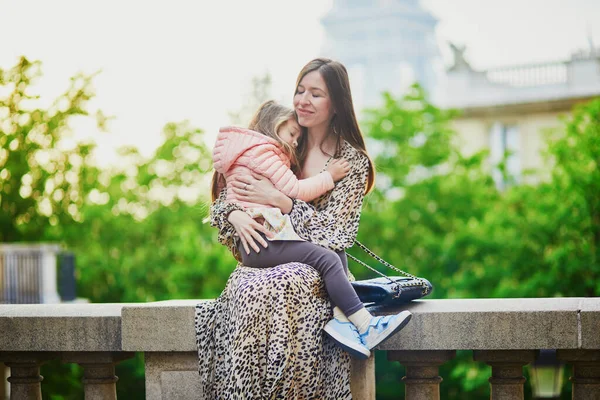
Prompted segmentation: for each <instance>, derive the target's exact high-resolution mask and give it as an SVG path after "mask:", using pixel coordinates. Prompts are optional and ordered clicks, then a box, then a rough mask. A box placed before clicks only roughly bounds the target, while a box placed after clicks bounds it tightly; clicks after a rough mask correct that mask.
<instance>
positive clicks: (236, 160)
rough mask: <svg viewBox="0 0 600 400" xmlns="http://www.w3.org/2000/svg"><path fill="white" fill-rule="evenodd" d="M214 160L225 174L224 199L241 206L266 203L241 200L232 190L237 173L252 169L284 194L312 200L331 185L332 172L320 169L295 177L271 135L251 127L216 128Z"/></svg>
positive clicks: (246, 172) (245, 172)
mask: <svg viewBox="0 0 600 400" xmlns="http://www.w3.org/2000/svg"><path fill="white" fill-rule="evenodd" d="M213 163H214V168H215V170H216V171H217V172H219V173H221V174H223V175H225V179H226V181H227V189H228V190H227V201H228V202H232V203H238V204H240V205H241V206H242V207H246V208H254V207H265V206H267V207H268V205H265V204H254V203H249V202H245V201H242V200H241V199H238V198H237V195H236V194H235V193H234V192H233V190H231V188H232V187H233V186H232V185H231V182H232V181H233V180H234V179H235V177H236V175H250V171H254V172H256V173H257V174H260V175H262V176H264V177H266V178H268V179H269V180H270V181H271V182H272V183H273V185H275V187H276V188H277V189H278V190H279V191H280V192H282V193H284V194H285V195H286V196H288V197H290V198H293V199H300V200H304V201H311V200H313V199H316V198H317V197H319V196H321V195H322V194H324V193H326V192H328V191H329V190H331V189H333V187H334V182H333V178H332V177H331V174H330V173H329V172H327V171H324V172H321V173H320V174H317V175H315V176H313V177H311V178H308V179H298V178H297V177H296V175H294V173H293V172H292V171H291V170H290V159H289V157H288V156H287V155H286V154H285V153H284V152H283V149H282V148H281V146H280V145H279V144H278V143H277V141H275V140H274V139H272V138H270V137H268V136H265V135H263V134H261V133H258V132H255V131H252V130H250V129H244V128H237V127H232V126H228V127H224V128H221V129H220V130H219V135H218V136H217V142H216V143H215V148H214V150H213Z"/></svg>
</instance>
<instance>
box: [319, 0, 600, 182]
mask: <svg viewBox="0 0 600 400" xmlns="http://www.w3.org/2000/svg"><path fill="white" fill-rule="evenodd" d="M437 22H438V21H437V20H436V18H435V17H434V16H432V15H431V14H430V13H429V12H428V11H426V10H424V9H423V8H422V6H421V5H420V3H419V0H377V1H369V2H365V1H360V0H335V1H334V2H333V6H332V8H331V10H330V11H329V12H328V13H327V14H326V15H325V17H324V18H323V19H322V24H323V27H324V29H325V32H326V35H325V42H324V45H323V49H322V54H324V55H327V56H329V57H331V58H335V59H339V60H341V61H342V62H343V63H344V64H346V66H347V67H348V69H349V73H350V76H351V81H352V90H353V93H354V97H355V99H356V108H357V109H359V110H360V109H362V108H363V107H372V106H377V105H378V104H379V103H380V102H381V99H382V97H381V92H383V91H388V92H390V93H392V94H394V95H396V96H398V95H401V94H402V92H403V91H404V90H405V89H406V88H407V87H408V86H409V85H410V84H412V83H413V82H418V83H419V84H421V86H423V87H424V88H425V89H426V91H427V92H428V93H429V95H430V98H431V100H432V101H433V102H434V103H435V104H437V105H439V106H441V107H443V108H455V109H459V110H461V111H462V113H461V116H460V117H459V118H457V119H456V120H455V122H454V126H455V128H456V130H457V131H458V132H459V137H460V147H461V149H462V150H463V152H464V153H465V154H472V153H474V152H476V151H479V150H482V149H489V151H490V158H489V163H490V165H496V164H498V163H499V162H500V161H501V160H502V159H503V157H504V155H505V152H508V153H509V155H508V158H507V160H506V167H507V170H508V173H509V175H510V176H512V180H513V181H514V182H534V181H535V180H536V179H537V178H533V177H531V178H526V177H524V176H523V172H524V171H526V170H531V169H536V170H540V169H541V170H543V169H544V168H545V165H544V158H543V150H544V131H546V130H547V129H551V128H554V127H557V126H558V125H559V124H560V121H559V120H558V118H557V117H558V116H559V115H561V114H565V113H568V112H569V111H570V110H571V109H572V107H573V106H574V105H575V104H577V103H579V102H584V101H586V100H589V99H591V98H594V97H597V96H600V51H599V50H598V49H597V48H596V47H595V46H594V44H593V42H592V40H591V39H590V40H589V42H590V43H589V48H588V49H585V50H580V51H577V52H575V53H573V54H572V56H571V57H570V58H569V59H568V60H559V61H548V62H543V63H535V64H527V65H514V66H506V67H501V68H491V69H487V70H476V69H474V68H472V67H471V65H470V64H469V62H468V60H467V59H466V57H465V51H466V48H465V47H464V46H459V45H455V44H452V43H448V46H449V47H450V49H451V52H452V55H453V59H454V60H453V65H452V66H451V67H449V68H443V67H442V61H441V55H440V54H441V51H440V50H441V49H440V46H439V45H438V44H437V43H436V40H435V32H434V31H435V28H436V24H437ZM542 175H543V174H542ZM494 178H495V180H496V182H497V184H498V186H499V187H502V186H504V185H505V184H507V182H503V180H504V178H503V177H502V174H501V173H500V172H499V171H498V170H496V171H494Z"/></svg>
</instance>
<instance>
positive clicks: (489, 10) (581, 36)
mask: <svg viewBox="0 0 600 400" xmlns="http://www.w3.org/2000/svg"><path fill="white" fill-rule="evenodd" d="M365 1H369V0H365ZM372 1H374V0H372ZM422 4H423V6H424V7H425V8H426V9H428V10H430V11H431V12H432V13H433V14H434V15H435V16H436V17H437V18H438V19H439V20H440V23H439V25H438V31H437V37H438V41H439V42H440V44H441V45H443V44H444V43H445V41H447V40H451V41H454V42H456V43H460V44H465V45H467V47H468V51H467V56H468V58H469V60H470V61H471V63H472V64H473V66H475V67H476V68H486V67H493V66H502V65H511V64H520V63H528V62H535V61H547V60H559V59H566V58H567V57H568V56H569V54H570V53H571V52H572V51H574V50H576V49H579V48H583V47H587V46H588V43H587V36H586V35H587V33H588V30H587V29H586V26H588V27H593V26H594V25H595V26H597V27H598V26H600V1H597V0H526V1H523V0H502V1H499V0H422ZM331 5H332V0H303V1H302V2H298V1H293V0H252V1H248V0H221V1H208V0H189V1H188V0H170V1H160V2H159V1H144V2H142V1H133V0H132V1H123V0H119V1H115V0H103V1H81V0H53V1H46V0H19V1H17V0H0V38H1V41H0V68H9V67H11V66H13V65H15V64H16V62H17V59H18V57H19V56H21V55H25V56H26V57H28V58H29V59H31V60H41V61H42V63H43V64H42V70H43V72H44V77H43V78H42V79H41V80H40V82H39V84H38V86H37V92H38V93H39V94H40V95H41V96H42V98H43V99H45V100H46V101H49V100H51V99H53V98H54V97H55V96H57V95H59V94H60V93H62V92H64V90H65V89H66V88H67V87H68V83H69V81H68V78H69V77H70V76H72V75H74V74H75V73H77V72H79V71H83V72H85V73H88V74H91V73H93V72H95V71H98V70H101V73H100V74H99V75H98V77H97V78H96V79H95V87H96V93H97V96H96V98H95V100H94V101H93V102H92V103H91V107H90V109H91V110H92V111H94V110H95V109H96V108H100V109H102V110H103V111H104V112H105V113H106V114H108V115H113V116H115V117H116V120H114V121H112V122H111V123H110V125H109V127H110V133H108V134H98V135H100V136H98V140H97V142H98V144H99V147H100V155H99V156H100V158H101V160H100V161H101V162H102V161H103V160H104V162H107V161H108V160H111V159H112V157H111V156H110V153H111V150H112V149H114V148H116V147H118V146H121V145H123V144H130V145H134V146H136V147H138V148H139V149H140V150H141V151H142V152H143V153H144V154H149V153H150V152H151V151H152V150H153V149H154V148H155V147H156V146H157V145H158V144H159V143H160V140H161V139H160V132H161V130H162V127H163V126H164V124H165V123H167V122H173V121H175V122H176V121H181V120H185V119H188V120H190V121H191V123H192V124H193V125H194V126H197V127H200V128H202V129H204V130H205V131H207V133H209V135H208V137H209V138H212V137H214V132H216V130H217V129H218V127H219V126H221V125H225V124H227V123H228V122H229V120H228V112H230V111H236V110H237V109H239V107H240V106H241V105H242V104H243V102H244V95H245V94H247V92H248V90H249V88H250V80H251V79H252V77H253V76H257V75H260V74H263V73H264V72H266V71H268V72H269V73H270V74H271V76H272V79H273V97H274V98H275V99H278V100H280V101H283V102H285V103H287V104H288V105H289V104H290V103H291V97H292V92H293V89H294V83H295V78H296V74H297V73H298V72H299V70H300V69H301V67H302V66H303V65H304V64H305V63H306V62H307V61H309V60H310V59H312V58H314V57H316V56H318V55H320V53H319V50H320V48H321V44H322V40H323V29H322V27H321V25H320V18H321V17H322V16H323V15H324V14H325V13H326V12H327V11H328V10H329V9H330V7H331ZM592 35H593V38H594V41H595V43H596V44H597V45H600V28H596V29H595V30H594V31H593V32H592ZM443 54H444V56H445V60H446V62H447V63H449V62H450V59H449V58H448V51H447V50H446V49H443ZM76 129H77V130H78V131H79V132H78V133H79V134H85V133H89V134H93V135H97V134H96V133H95V132H94V128H93V127H92V126H90V125H86V126H83V125H82V126H76ZM210 145H211V146H212V143H210Z"/></svg>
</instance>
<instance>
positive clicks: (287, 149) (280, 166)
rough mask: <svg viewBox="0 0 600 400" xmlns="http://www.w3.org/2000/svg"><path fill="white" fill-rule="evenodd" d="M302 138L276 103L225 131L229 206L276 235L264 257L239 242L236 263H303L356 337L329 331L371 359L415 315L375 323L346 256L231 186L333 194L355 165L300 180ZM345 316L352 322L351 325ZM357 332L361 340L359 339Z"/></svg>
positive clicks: (305, 195) (220, 139) (334, 327)
mask: <svg viewBox="0 0 600 400" xmlns="http://www.w3.org/2000/svg"><path fill="white" fill-rule="evenodd" d="M301 132H302V130H301V128H300V126H299V125H298V123H297V122H296V119H295V115H294V112H293V111H292V110H290V109H287V108H285V107H283V106H280V105H278V104H276V103H275V102H273V101H268V102H266V103H264V104H263V105H261V107H260V108H259V110H258V111H257V112H256V115H255V116H254V118H253V119H252V122H251V123H250V126H249V129H242V128H235V127H227V128H222V129H221V130H220V131H219V135H218V136H217V142H216V144H215V148H214V151H213V161H214V168H215V171H216V174H222V175H223V176H224V177H225V181H226V184H227V188H228V190H227V202H228V203H237V204H239V205H241V206H242V207H244V209H245V211H246V213H248V214H249V215H250V216H251V217H252V218H254V219H256V220H257V221H259V222H260V223H261V224H263V225H264V226H265V228H267V230H268V231H269V232H270V233H271V235H264V234H262V233H260V234H261V235H262V236H263V237H266V238H267V239H269V240H270V243H269V244H268V246H267V248H265V249H264V250H263V251H262V252H261V251H254V250H253V249H252V250H250V248H248V247H245V246H243V245H242V243H241V240H239V241H238V243H237V249H238V251H239V254H238V255H237V256H238V257H239V258H238V257H236V258H238V259H239V260H240V261H242V263H243V265H245V266H248V267H255V268H267V267H274V266H276V265H281V264H286V263H289V262H300V263H303V264H307V265H310V266H311V267H313V268H314V269H316V270H317V271H318V272H319V274H320V275H321V276H322V277H323V280H324V282H325V287H326V289H327V292H328V294H329V297H330V299H331V301H332V302H333V304H335V306H336V307H335V308H334V315H335V316H337V317H338V318H339V319H342V320H345V321H348V320H349V322H347V323H348V324H353V329H352V331H351V332H350V336H348V332H339V331H340V327H339V326H338V325H339V321H338V320H336V319H335V318H334V320H332V321H330V324H328V325H327V326H326V327H325V331H326V332H327V333H328V334H329V335H330V336H332V338H333V339H334V340H335V341H336V342H337V343H338V344H339V345H340V346H341V347H343V348H344V349H345V350H347V351H348V352H349V353H350V354H352V355H353V356H355V357H358V358H368V357H369V356H370V354H371V353H370V348H372V347H374V346H375V345H377V344H379V343H380V342H381V341H383V340H384V339H386V338H388V337H389V336H390V335H391V334H392V333H394V332H397V331H398V330H400V329H401V328H402V327H403V326H404V325H406V323H408V321H409V320H410V313H408V312H405V313H404V314H402V315H399V316H386V317H375V318H374V317H373V316H372V315H371V314H370V313H369V312H368V311H367V310H366V309H365V308H364V306H363V304H362V303H360V301H358V298H357V296H356V292H355V291H354V289H353V288H352V286H351V285H350V283H349V281H348V277H347V274H346V271H345V269H346V268H345V266H344V264H343V261H342V259H341V256H338V254H336V253H335V252H334V251H332V250H329V249H326V248H324V247H321V246H319V245H317V244H314V243H310V242H307V241H305V240H304V239H302V238H301V237H300V236H299V235H298V234H297V233H296V232H295V231H294V229H293V226H292V224H291V221H290V219H289V216H288V215H283V214H282V213H281V211H280V210H279V208H275V207H273V206H272V205H269V204H255V203H251V202H248V201H246V200H244V198H243V195H238V194H236V193H235V191H234V190H232V189H233V186H232V185H231V182H232V181H233V180H234V178H235V177H236V176H237V175H238V174H252V173H254V174H259V175H262V176H264V177H265V178H268V179H269V180H270V181H271V182H272V183H273V185H274V186H275V187H276V188H277V189H278V190H279V191H281V192H282V193H284V194H285V195H287V196H288V197H290V198H294V199H300V200H303V201H311V200H313V199H315V198H317V197H319V196H321V195H323V194H324V193H326V192H328V191H329V190H331V189H333V187H334V182H337V181H339V180H342V179H343V178H344V177H345V176H346V174H347V173H348V172H349V170H350V165H349V163H348V162H347V161H346V160H344V159H340V160H333V159H332V158H330V159H329V161H328V162H327V165H326V169H325V171H322V172H321V173H319V174H317V175H315V176H314V177H312V178H309V179H302V180H298V179H297V178H296V176H295V175H294V173H293V172H292V170H291V169H290V166H291V165H294V166H295V164H294V162H295V160H296V158H295V148H296V147H297V145H298V141H299V139H300V135H301ZM215 178H216V179H217V180H216V181H215V182H218V181H219V179H220V177H219V176H218V175H216V176H215ZM219 191H220V190H219ZM342 254H343V253H342ZM342 313H343V315H346V316H348V319H347V320H346V318H345V317H343V315H341V314H342ZM375 320H376V321H375ZM373 321H375V322H373ZM343 323H344V322H342V324H343ZM380 325H385V326H386V329H384V331H382V330H381V329H379V328H380ZM392 325H393V326H392ZM371 328H372V329H371ZM342 331H343V326H342ZM355 332H356V334H355V336H356V337H353V335H354V333H355ZM358 332H365V335H368V338H367V339H368V341H366V340H363V339H361V338H360V337H359V334H358Z"/></svg>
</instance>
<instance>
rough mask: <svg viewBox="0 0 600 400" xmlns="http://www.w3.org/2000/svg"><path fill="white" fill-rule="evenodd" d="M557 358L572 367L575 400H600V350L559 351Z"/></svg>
mask: <svg viewBox="0 0 600 400" xmlns="http://www.w3.org/2000/svg"><path fill="white" fill-rule="evenodd" d="M557 357H558V359H559V360H561V361H564V362H565V363H567V364H570V365H572V368H573V370H572V373H571V379H570V380H571V385H572V389H573V399H574V400H598V399H600V350H558V351H557Z"/></svg>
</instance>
